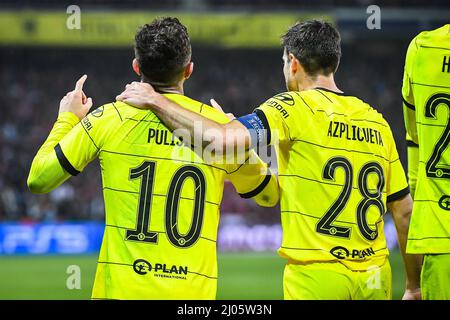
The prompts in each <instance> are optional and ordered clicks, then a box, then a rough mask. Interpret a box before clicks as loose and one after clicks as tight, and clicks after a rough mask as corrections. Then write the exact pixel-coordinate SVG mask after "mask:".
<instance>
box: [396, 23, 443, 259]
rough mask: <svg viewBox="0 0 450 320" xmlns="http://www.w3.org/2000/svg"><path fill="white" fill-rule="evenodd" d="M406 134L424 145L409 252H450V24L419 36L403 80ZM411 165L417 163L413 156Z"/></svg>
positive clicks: (417, 167) (420, 152) (410, 50)
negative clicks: (449, 147)
mask: <svg viewBox="0 0 450 320" xmlns="http://www.w3.org/2000/svg"><path fill="white" fill-rule="evenodd" d="M402 96H403V106H404V107H403V110H404V116H405V124H406V129H407V132H408V134H409V136H410V137H411V138H412V140H413V141H414V142H415V143H416V144H418V146H419V150H418V160H416V161H418V164H417V165H410V166H409V168H411V170H416V171H417V172H416V173H415V172H413V171H411V170H410V172H409V176H410V177H413V178H416V190H415V194H414V208H413V214H412V218H411V224H410V228H409V234H408V245H407V252H408V253H423V254H425V253H449V252H450V182H449V178H450V152H449V150H448V144H449V142H450V121H449V120H450V24H447V25H445V26H443V27H441V28H439V29H436V30H433V31H426V32H422V33H420V34H419V35H418V36H416V37H415V38H414V39H413V40H412V41H411V43H410V45H409V47H408V52H407V55H406V62H405V72H404V77H403V87H402ZM411 161H414V159H413V158H412V157H411Z"/></svg>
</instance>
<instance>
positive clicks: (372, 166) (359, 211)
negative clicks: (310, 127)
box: [316, 157, 385, 240]
mask: <svg viewBox="0 0 450 320" xmlns="http://www.w3.org/2000/svg"><path fill="white" fill-rule="evenodd" d="M337 168H342V169H343V170H344V173H345V181H344V186H343V188H342V191H341V193H340V194H339V196H338V198H337V199H336V201H335V202H334V203H333V204H332V205H331V207H330V208H329V209H328V210H327V212H325V214H324V215H323V217H322V218H321V219H320V220H319V222H318V223H317V225H316V231H317V232H318V233H321V234H325V235H329V236H334V237H340V238H346V239H348V238H350V232H351V228H350V227H343V226H338V225H334V224H333V222H334V221H335V220H336V218H337V217H338V215H339V214H340V213H341V212H342V210H343V209H344V208H345V206H346V205H347V202H348V200H349V199H350V195H351V192H352V182H353V167H352V164H351V163H350V161H348V160H347V159H346V158H343V157H334V158H331V159H330V160H328V162H327V163H326V164H325V168H324V170H323V179H325V180H331V181H334V180H335V173H336V169H337ZM371 173H374V174H376V175H377V177H378V183H377V188H376V190H375V191H371V190H370V188H369V186H368V178H369V175H370V174H371ZM383 188H384V174H383V169H382V167H381V166H380V165H379V164H378V163H377V162H369V163H366V164H365V165H364V166H363V167H362V168H361V170H360V172H359V175H358V189H359V192H360V193H361V195H362V196H363V199H362V200H361V201H360V202H359V204H358V206H357V208H356V221H357V225H358V229H359V232H360V233H361V235H362V236H363V237H364V238H366V239H367V240H375V239H376V238H377V237H378V230H377V228H376V227H375V229H372V228H371V227H370V226H369V224H368V222H367V211H368V210H369V208H370V207H371V206H375V207H377V208H378V210H379V211H380V215H382V214H384V212H385V207H384V203H383V200H382V195H383V194H382V192H383Z"/></svg>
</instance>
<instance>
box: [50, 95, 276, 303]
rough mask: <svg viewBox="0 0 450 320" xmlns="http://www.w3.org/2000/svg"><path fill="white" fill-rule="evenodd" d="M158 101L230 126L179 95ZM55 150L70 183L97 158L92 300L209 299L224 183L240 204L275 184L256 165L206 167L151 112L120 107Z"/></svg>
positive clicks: (98, 115) (106, 110) (94, 118)
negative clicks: (101, 213) (100, 224)
mask: <svg viewBox="0 0 450 320" xmlns="http://www.w3.org/2000/svg"><path fill="white" fill-rule="evenodd" d="M166 96H167V97H168V98H169V99H172V100H173V101H175V102H177V103H179V104H180V105H182V106H184V107H185V108H188V109H190V110H192V111H195V112H199V113H201V114H203V115H205V116H206V117H208V118H211V119H213V120H215V121H218V122H221V123H225V122H227V121H229V120H228V118H227V117H226V116H225V115H224V114H222V113H221V112H219V111H216V110H215V109H213V108H211V107H209V106H207V105H204V104H202V103H200V102H197V101H194V100H192V99H190V98H188V97H186V96H182V95H177V94H167V95H166ZM55 150H56V154H57V156H58V159H59V162H60V163H61V165H62V166H63V167H64V168H65V169H66V171H68V172H69V173H71V174H73V175H75V174H77V173H78V172H80V171H81V170H83V168H84V167H85V166H86V165H87V164H88V163H89V162H90V161H91V160H93V159H94V158H96V157H98V158H99V159H100V166H101V172H102V182H103V196H104V201H105V211H106V228H105V233H104V236H103V242H102V246H101V251H100V255H99V260H98V266H97V272H96V276H95V283H94V288H93V293H92V298H93V299H215V295H216V287H217V261H216V247H217V244H216V239H217V230H218V224H219V205H220V202H221V199H222V192H223V184H224V180H225V179H229V180H230V181H231V182H232V183H233V185H234V186H235V187H236V190H237V192H239V193H240V194H241V196H243V197H254V196H256V195H257V194H258V192H260V191H261V190H263V189H264V187H265V186H266V185H267V184H268V183H269V181H272V182H276V180H275V178H274V176H273V175H270V174H268V173H270V171H268V168H267V165H266V164H264V163H262V161H261V160H259V161H256V162H254V163H253V164H249V162H248V159H249V158H247V161H246V162H245V163H244V164H239V163H229V164H224V163H222V164H220V163H206V162H205V161H204V160H203V158H202V157H201V155H198V154H197V153H195V152H194V151H193V150H192V149H191V148H189V147H186V146H185V145H183V144H182V143H181V141H180V140H179V139H178V138H176V137H174V136H173V135H172V133H171V132H170V131H169V130H168V129H167V128H166V127H165V126H164V125H163V124H162V123H161V121H160V120H159V119H158V118H157V117H156V116H155V115H154V114H153V113H152V112H151V111H147V110H139V109H137V108H133V107H131V106H129V105H127V104H125V103H122V102H115V103H110V104H106V105H104V106H102V107H100V108H98V109H96V110H94V111H93V112H91V113H90V114H88V116H87V117H85V118H84V119H83V120H82V121H81V122H80V123H78V124H77V125H76V126H75V127H74V128H73V129H72V130H71V131H70V132H69V133H68V134H67V135H66V136H65V137H64V138H63V139H62V140H61V141H60V142H59V144H58V145H57V146H56V147H55ZM252 155H254V154H253V153H252ZM248 156H249V157H250V154H249V155H248ZM257 159H259V158H257ZM253 160H254V159H253ZM271 179H272V180H271ZM274 185H276V184H274ZM275 194H276V191H275Z"/></svg>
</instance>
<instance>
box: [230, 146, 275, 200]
mask: <svg viewBox="0 0 450 320" xmlns="http://www.w3.org/2000/svg"><path fill="white" fill-rule="evenodd" d="M227 179H228V180H230V182H231V183H232V184H233V186H234V187H235V188H236V191H237V193H238V194H239V195H240V196H241V197H242V198H245V199H249V198H252V199H253V200H255V201H256V202H257V203H258V204H259V205H261V206H264V207H271V206H274V205H275V204H276V203H277V202H278V199H279V190H278V182H277V179H276V176H275V175H274V174H273V172H272V171H271V170H270V168H269V167H268V165H267V164H266V163H264V162H263V161H262V160H261V159H260V158H259V157H258V156H257V154H256V153H255V152H254V151H253V150H251V151H249V154H248V157H247V159H246V160H245V162H244V163H243V164H241V165H239V166H237V168H235V169H234V170H232V171H230V172H229V173H228V175H227Z"/></svg>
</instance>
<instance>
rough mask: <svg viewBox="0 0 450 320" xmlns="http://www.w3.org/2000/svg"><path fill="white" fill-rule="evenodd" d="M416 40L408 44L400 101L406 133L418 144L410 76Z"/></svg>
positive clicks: (415, 51)
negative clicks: (401, 102)
mask: <svg viewBox="0 0 450 320" xmlns="http://www.w3.org/2000/svg"><path fill="white" fill-rule="evenodd" d="M416 41H417V38H414V39H413V40H412V41H411V43H410V44H409V47H408V51H407V53H406V59H405V69H404V72H403V85H402V101H403V116H404V120H405V126H406V131H407V133H408V135H409V136H410V137H411V139H412V141H413V142H415V143H418V137H417V125H416V106H415V102H414V92H413V88H412V82H413V79H412V76H413V66H414V59H415V56H416V53H417V43H416Z"/></svg>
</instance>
